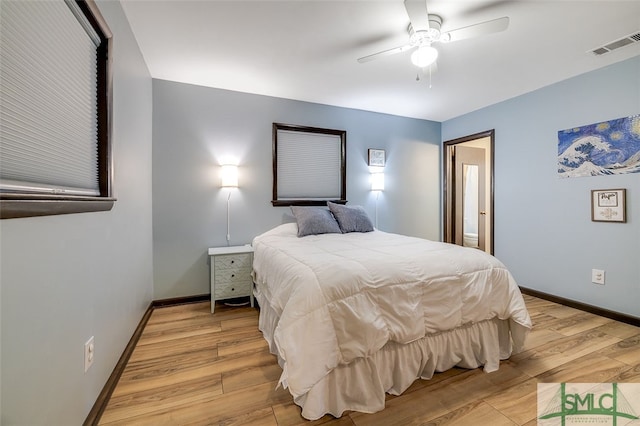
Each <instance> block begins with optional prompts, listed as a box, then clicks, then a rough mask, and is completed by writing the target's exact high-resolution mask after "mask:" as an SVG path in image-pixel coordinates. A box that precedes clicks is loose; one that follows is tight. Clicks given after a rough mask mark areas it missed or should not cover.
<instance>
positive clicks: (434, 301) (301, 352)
mask: <svg viewBox="0 0 640 426" xmlns="http://www.w3.org/2000/svg"><path fill="white" fill-rule="evenodd" d="M296 231H297V228H296V224H294V223H289V224H284V225H280V226H279V227H276V228H274V229H273V230H271V231H268V232H266V233H264V234H262V235H260V236H258V237H256V238H255V239H254V241H253V246H254V250H255V252H254V264H253V266H254V274H255V281H256V289H257V290H256V292H259V293H261V296H262V297H261V299H262V300H265V301H268V303H269V305H270V308H271V309H273V311H274V312H276V313H277V315H278V316H279V322H278V324H277V327H276V328H275V332H274V335H273V336H269V337H271V338H273V341H274V342H275V343H276V347H277V351H278V355H279V357H280V360H281V363H282V367H283V373H282V377H281V383H282V384H283V385H284V386H285V387H287V386H288V388H289V391H290V392H291V394H292V395H293V396H294V398H295V397H298V396H300V395H303V394H305V393H306V392H308V391H309V389H311V387H313V385H314V384H315V383H317V382H318V381H319V380H320V379H322V378H323V377H324V376H325V375H326V374H328V373H329V372H330V371H331V370H332V369H334V368H335V367H336V366H338V365H340V364H347V363H349V362H351V361H353V360H354V359H356V358H358V357H367V356H369V355H371V354H373V353H375V352H376V351H378V350H379V349H380V348H382V347H383V346H384V345H385V344H386V343H387V342H390V341H393V342H398V343H409V342H412V341H415V340H417V339H421V338H423V337H424V336H426V335H427V334H432V333H438V332H441V331H447V330H451V329H454V328H456V327H459V326H462V325H465V324H469V323H477V322H480V321H483V320H487V319H492V318H496V317H497V318H499V319H511V321H510V322H511V324H512V339H513V344H514V349H515V350H516V351H517V350H519V349H520V348H521V347H522V345H523V344H524V337H525V336H526V331H528V329H530V328H531V321H530V319H529V315H528V313H527V310H526V308H525V305H524V301H523V299H522V295H521V294H520V291H519V289H518V287H517V285H516V283H515V281H514V280H513V278H512V276H511V274H510V273H509V271H507V269H506V268H505V266H504V265H503V264H502V263H501V262H500V261H498V260H497V259H496V258H494V257H493V256H490V255H487V254H486V253H484V252H482V251H480V250H477V249H469V248H463V247H460V246H456V245H451V244H445V243H440V242H434V241H429V240H423V239H418V238H411V237H406V236H401V235H396V234H389V233H385V232H381V231H374V232H368V233H349V234H325V235H318V236H307V237H303V238H298V237H297V236H296ZM513 327H516V328H519V329H520V330H519V332H518V333H514V332H513Z"/></svg>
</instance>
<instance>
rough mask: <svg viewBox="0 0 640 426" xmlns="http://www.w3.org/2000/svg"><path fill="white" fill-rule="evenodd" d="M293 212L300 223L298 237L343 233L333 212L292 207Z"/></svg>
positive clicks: (322, 209)
mask: <svg viewBox="0 0 640 426" xmlns="http://www.w3.org/2000/svg"><path fill="white" fill-rule="evenodd" d="M291 212H292V213H293V215H294V216H295V217H296V222H298V237H304V236H305V235H318V234H332V233H333V234H341V233H342V231H341V230H340V226H338V222H336V219H335V218H334V217H333V215H332V214H331V212H330V211H329V210H327V209H325V208H323V207H299V206H291Z"/></svg>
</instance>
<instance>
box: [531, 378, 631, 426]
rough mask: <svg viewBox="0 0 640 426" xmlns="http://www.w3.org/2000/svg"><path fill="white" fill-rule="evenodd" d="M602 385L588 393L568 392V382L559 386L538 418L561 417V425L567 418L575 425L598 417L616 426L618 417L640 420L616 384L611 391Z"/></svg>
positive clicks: (592, 420) (592, 388)
mask: <svg viewBox="0 0 640 426" xmlns="http://www.w3.org/2000/svg"><path fill="white" fill-rule="evenodd" d="M583 385H584V384H583ZM576 386H577V385H576ZM576 386H574V389H573V390H576V389H575V387H576ZM594 386H596V387H597V388H594ZM603 386H604V385H602V384H601V385H592V386H591V387H590V389H588V390H587V391H586V392H567V388H566V383H560V387H559V389H558V391H557V392H556V393H555V394H554V396H553V397H552V398H551V400H550V401H549V403H548V404H547V406H546V408H545V409H544V410H543V411H542V413H540V412H539V413H538V414H541V415H539V416H538V419H539V420H546V419H553V418H559V419H560V421H561V425H562V426H564V425H565V423H566V420H567V418H571V420H572V423H593V422H594V421H596V418H599V419H600V420H604V418H603V417H602V416H605V417H609V418H610V420H611V421H612V424H613V426H617V424H618V423H617V422H618V418H624V419H630V420H637V419H638V416H637V415H636V413H635V412H634V410H633V408H632V407H631V404H629V401H627V399H626V398H625V396H624V394H623V393H622V392H620V390H619V389H618V384H617V383H613V384H611V390H610V391H609V389H606V388H603Z"/></svg>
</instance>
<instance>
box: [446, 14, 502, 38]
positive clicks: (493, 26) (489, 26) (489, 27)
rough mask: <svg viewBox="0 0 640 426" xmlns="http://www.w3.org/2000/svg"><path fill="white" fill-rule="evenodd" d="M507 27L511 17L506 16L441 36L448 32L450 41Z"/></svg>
mask: <svg viewBox="0 0 640 426" xmlns="http://www.w3.org/2000/svg"><path fill="white" fill-rule="evenodd" d="M507 27H509V17H507V16H504V17H502V18H498V19H493V20H491V21H485V22H481V23H479V24H474V25H469V26H468V27H463V28H458V29H455V30H451V31H447V32H445V33H444V34H443V37H440V39H441V40H443V39H444V38H445V37H447V34H448V35H449V37H450V38H449V40H447V41H448V42H452V41H458V40H464V39H467V38H473V37H479V36H482V35H486V34H491V33H498V32H500V31H504V30H506V29H507ZM443 41H444V40H443Z"/></svg>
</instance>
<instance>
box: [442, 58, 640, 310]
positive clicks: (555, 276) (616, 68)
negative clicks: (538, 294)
mask: <svg viewBox="0 0 640 426" xmlns="http://www.w3.org/2000/svg"><path fill="white" fill-rule="evenodd" d="M638 113H640V57H636V58H633V59H630V60H627V61H624V62H621V63H618V64H615V65H612V66H609V67H606V68H602V69H599V70H597V71H593V72H590V73H588V74H584V75H581V76H578V77H575V78H572V79H569V80H566V81H563V82H560V83H557V84H554V85H552V86H549V87H545V88H543V89H540V90H537V91H535V92H532V93H529V94H526V95H523V96H520V97H517V98H514V99H511V100H508V101H505V102H502V103H499V104H496V105H493V106H490V107H487V108H484V109H482V110H479V111H476V112H473V113H471V114H468V115H465V116H462V117H458V118H455V119H453V120H449V121H447V122H445V123H443V126H442V136H443V140H451V139H454V138H457V137H460V136H464V135H468V134H473V133H476V132H479V131H483V130H488V129H495V130H496V141H495V142H496V145H495V223H496V226H495V254H496V257H498V258H499V259H501V260H502V261H503V262H504V263H505V264H506V265H507V266H508V267H509V268H510V269H511V271H512V272H513V274H514V275H515V278H516V280H517V281H518V283H519V284H520V285H521V286H524V287H528V288H531V289H535V290H539V291H542V292H545V293H549V294H553V295H557V296H561V297H565V298H568V299H572V300H576V301H580V302H583V303H587V304H590V305H595V306H600V307H602V308H606V309H610V310H614V311H618V312H622V313H625V314H629V315H635V316H638V317H640V303H639V302H640V261H639V260H640V257H639V254H640V174H627V175H618V176H597V177H581V178H568V179H561V178H559V177H558V175H557V167H556V166H557V162H556V157H557V155H558V136H557V132H558V130H563V129H568V128H572V127H574V126H580V125H584V124H590V123H597V122H601V121H606V120H611V119H614V118H621V117H627V116H630V115H635V114H638ZM607 188H611V189H612V188H626V189H627V223H625V224H620V223H601V222H591V216H590V191H591V190H592V189H607ZM592 268H596V269H604V270H605V271H606V284H605V285H604V286H599V285H596V284H592V283H591V269H592Z"/></svg>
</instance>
